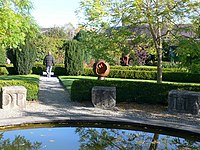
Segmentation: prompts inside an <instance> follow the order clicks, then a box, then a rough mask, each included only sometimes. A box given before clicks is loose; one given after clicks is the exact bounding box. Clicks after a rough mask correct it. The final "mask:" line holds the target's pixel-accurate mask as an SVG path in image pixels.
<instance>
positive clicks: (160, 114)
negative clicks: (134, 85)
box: [0, 76, 200, 131]
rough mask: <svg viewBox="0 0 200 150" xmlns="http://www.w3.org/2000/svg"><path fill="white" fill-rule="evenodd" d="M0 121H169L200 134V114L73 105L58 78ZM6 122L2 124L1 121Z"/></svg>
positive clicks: (45, 80)
mask: <svg viewBox="0 0 200 150" xmlns="http://www.w3.org/2000/svg"><path fill="white" fill-rule="evenodd" d="M0 114H1V115H0V119H1V120H2V119H4V122H5V120H8V119H15V118H26V117H27V118H28V117H29V118H31V117H32V118H34V117H40V118H49V117H54V118H56V117H57V118H59V117H82V118H84V117H104V118H105V117H107V118H109V117H112V118H121V119H129V120H135V121H141V120H143V121H144V122H147V121H148V120H153V121H156V122H158V123H159V122H161V121H167V122H168V123H169V124H173V123H175V124H179V125H180V126H181V125H186V126H195V128H197V130H198V129H199V131H200V114H198V115H192V114H178V113H176V114H169V113H168V112H167V109H166V108H165V107H160V106H152V105H138V104H123V105H121V104H118V105H117V107H116V108H115V109H113V110H103V109H99V108H94V107H93V106H92V105H91V104H90V103H78V102H72V101H71V100H70V96H69V94H68V92H67V91H66V90H65V89H64V88H63V86H62V85H61V84H60V82H59V80H58V78H56V77H51V78H47V77H44V76H41V77H40V91H39V100H38V101H33V102H27V106H26V108H25V109H22V110H19V109H14V110H13V109H12V110H4V109H0ZM2 121H3V120H2Z"/></svg>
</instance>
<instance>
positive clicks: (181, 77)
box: [84, 67, 200, 83]
mask: <svg viewBox="0 0 200 150" xmlns="http://www.w3.org/2000/svg"><path fill="white" fill-rule="evenodd" d="M112 68H115V67H112ZM116 68H118V67H116ZM119 68H122V67H119ZM128 68H129V69H130V70H124V69H110V73H109V75H108V77H110V78H125V79H143V80H156V76H157V72H156V69H153V68H145V67H141V69H139V68H140V67H138V68H137V67H136V68H134V67H128ZM84 75H85V76H95V74H94V73H93V70H92V68H85V69H84ZM163 80H164V81H173V82H193V83H200V76H199V74H196V73H188V72H185V71H184V70H180V71H179V70H176V69H173V68H172V69H170V68H168V69H166V70H164V71H163Z"/></svg>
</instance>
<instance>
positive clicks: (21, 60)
mask: <svg viewBox="0 0 200 150" xmlns="http://www.w3.org/2000/svg"><path fill="white" fill-rule="evenodd" d="M35 52H36V50H35V47H34V45H33V43H32V42H31V41H28V40H26V41H25V45H21V46H20V47H19V48H17V49H15V50H13V54H14V56H13V58H14V62H13V65H14V67H15V70H16V73H17V74H20V75H26V74H30V73H31V71H32V67H33V64H34V62H35V58H36V53H35Z"/></svg>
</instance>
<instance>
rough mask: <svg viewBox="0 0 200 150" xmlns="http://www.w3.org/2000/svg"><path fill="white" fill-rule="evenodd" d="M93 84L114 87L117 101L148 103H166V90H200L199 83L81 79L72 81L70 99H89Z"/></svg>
mask: <svg viewBox="0 0 200 150" xmlns="http://www.w3.org/2000/svg"><path fill="white" fill-rule="evenodd" d="M94 86H113V87H116V89H117V94H116V95H117V102H125V101H131V102H137V103H149V104H167V97H168V92H169V91H170V90H172V89H177V90H191V91H200V84H196V85H195V84H175V83H174V84H172V83H163V84H157V83H152V82H134V81H108V80H104V81H100V80H87V79H81V80H74V81H73V83H72V86H71V99H72V100H73V101H88V100H91V90H92V88H93V87H94Z"/></svg>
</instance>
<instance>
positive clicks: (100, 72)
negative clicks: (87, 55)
mask: <svg viewBox="0 0 200 150" xmlns="http://www.w3.org/2000/svg"><path fill="white" fill-rule="evenodd" d="M93 71H94V73H95V74H96V75H97V76H98V77H106V76H107V75H108V74H109V73H110V65H109V64H108V63H107V62H106V61H105V60H99V61H98V62H95V63H94V65H93Z"/></svg>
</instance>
